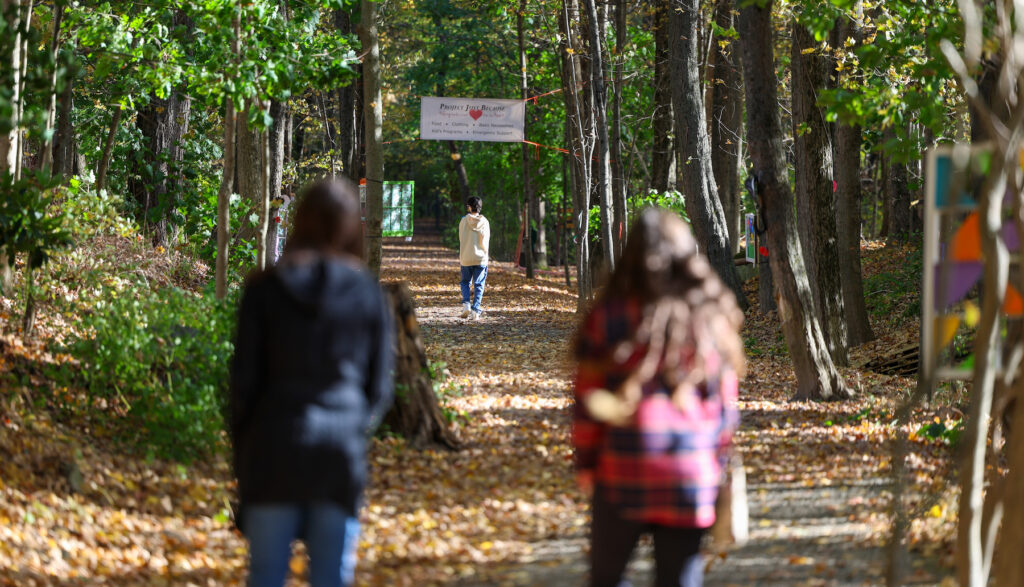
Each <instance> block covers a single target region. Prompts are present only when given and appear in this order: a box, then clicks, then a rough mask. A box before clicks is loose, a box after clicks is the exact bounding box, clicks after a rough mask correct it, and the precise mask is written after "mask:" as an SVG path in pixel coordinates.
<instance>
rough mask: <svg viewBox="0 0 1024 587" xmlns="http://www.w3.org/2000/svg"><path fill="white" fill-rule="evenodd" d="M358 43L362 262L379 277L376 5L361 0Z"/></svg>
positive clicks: (381, 164)
mask: <svg viewBox="0 0 1024 587" xmlns="http://www.w3.org/2000/svg"><path fill="white" fill-rule="evenodd" d="M360 8H361V17H362V22H361V23H360V25H359V40H360V42H361V43H362V50H363V53H364V55H363V121H364V122H363V124H364V126H365V128H366V141H365V143H364V144H365V147H366V229H365V230H366V234H365V235H364V237H365V238H366V249H367V250H366V260H367V265H368V266H369V267H370V270H371V271H372V272H373V274H374V275H376V276H377V277H380V265H381V253H382V250H381V234H382V233H381V231H382V228H381V223H382V221H383V217H384V183H383V182H384V156H383V152H382V144H381V143H382V142H383V139H382V135H381V122H382V118H383V109H382V105H381V96H380V47H379V45H378V44H377V2H375V1H374V0H361V1H360Z"/></svg>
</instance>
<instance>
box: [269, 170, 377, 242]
mask: <svg viewBox="0 0 1024 587" xmlns="http://www.w3.org/2000/svg"><path fill="white" fill-rule="evenodd" d="M298 200H299V204H298V209H297V210H296V211H295V218H294V220H293V223H292V234H291V235H289V237H288V243H287V245H286V246H285V255H286V256H292V255H295V254H296V253H298V252H299V251H316V252H319V253H323V254H334V255H351V256H353V257H355V258H357V259H360V260H361V259H362V258H363V231H362V227H361V225H360V218H359V217H360V210H359V197H358V195H357V192H356V188H355V186H354V185H352V183H351V182H349V181H347V180H330V181H328V180H323V181H318V182H316V183H314V184H312V185H310V186H308V187H306V188H305V189H303V190H302V192H300V193H299V197H298Z"/></svg>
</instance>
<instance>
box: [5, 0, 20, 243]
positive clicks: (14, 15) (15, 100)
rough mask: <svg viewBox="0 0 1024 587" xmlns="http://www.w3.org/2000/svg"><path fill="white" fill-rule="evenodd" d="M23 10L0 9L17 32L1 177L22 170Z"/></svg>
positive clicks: (12, 1)
mask: <svg viewBox="0 0 1024 587" xmlns="http://www.w3.org/2000/svg"><path fill="white" fill-rule="evenodd" d="M23 6H24V4H23V1H22V0H3V4H2V5H0V7H2V8H3V17H4V19H5V20H6V21H7V27H8V30H10V31H14V40H13V42H12V43H11V45H10V46H11V53H10V55H5V56H4V60H5V61H6V62H7V63H8V64H9V66H10V68H9V69H8V68H7V67H4V68H3V69H0V71H3V73H2V75H3V77H4V82H5V85H7V84H9V85H8V87H9V88H10V89H11V98H10V104H11V118H10V120H9V121H8V122H9V129H8V130H7V132H6V133H4V134H3V135H0V173H2V172H8V173H10V174H11V175H14V174H15V171H16V170H17V167H18V142H19V141H20V140H21V119H20V118H19V113H20V112H21V109H20V104H21V102H22V100H23V98H22V94H21V85H22V84H21V70H22V67H21V62H22V59H23V58H24V56H23V55H22V53H21V48H22V43H21V37H22V35H21V30H22V24H21V21H22V18H23V12H24V10H23ZM0 257H3V258H5V259H6V256H5V255H0Z"/></svg>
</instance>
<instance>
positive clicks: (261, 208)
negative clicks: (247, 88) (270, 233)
mask: <svg viewBox="0 0 1024 587" xmlns="http://www.w3.org/2000/svg"><path fill="white" fill-rule="evenodd" d="M263 107H264V108H268V109H269V107H270V104H264V106H263ZM261 109H262V108H261ZM270 132H271V129H269V128H266V129H263V130H262V131H260V133H259V144H260V155H261V157H260V200H259V202H258V203H257V207H256V213H257V214H259V217H260V220H259V225H258V226H257V227H256V268H257V269H258V270H260V271H263V270H264V269H266V268H267V228H268V226H267V225H268V224H269V223H270V218H269V217H270Z"/></svg>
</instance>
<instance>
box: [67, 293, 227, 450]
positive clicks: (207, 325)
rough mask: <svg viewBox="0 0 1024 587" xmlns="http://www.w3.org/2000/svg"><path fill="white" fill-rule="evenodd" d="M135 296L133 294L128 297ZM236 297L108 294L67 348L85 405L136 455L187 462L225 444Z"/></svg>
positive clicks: (98, 302)
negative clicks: (98, 410)
mask: <svg viewBox="0 0 1024 587" xmlns="http://www.w3.org/2000/svg"><path fill="white" fill-rule="evenodd" d="M133 293H135V294H137V295H133ZM234 326H235V315H234V303H233V300H225V301H217V300H216V299H214V297H213V296H212V295H206V296H196V295H195V294H192V293H189V292H186V291H183V290H180V289H177V288H167V289H162V290H159V291H153V292H149V291H143V292H138V291H137V290H136V291H135V292H128V293H126V294H125V295H118V294H117V293H115V292H112V291H108V292H107V293H106V295H105V296H104V298H103V299H101V300H98V301H97V302H96V304H95V309H94V310H93V311H91V312H89V313H87V314H86V315H84V316H83V317H82V319H81V324H80V329H81V330H80V331H81V332H87V333H90V334H88V335H83V336H82V337H81V338H78V339H77V340H75V341H73V342H72V343H71V344H70V346H69V347H68V348H67V349H66V350H67V352H68V354H70V355H71V356H73V357H75V358H76V359H77V360H78V362H79V363H80V365H81V371H80V372H79V373H78V377H80V378H81V380H82V383H83V384H84V387H85V389H86V390H87V392H88V395H89V398H90V405H92V406H94V407H97V408H104V407H105V408H106V409H108V410H110V412H112V413H113V414H117V415H121V416H123V418H120V419H118V420H114V419H113V418H112V417H111V413H107V414H105V415H103V417H104V418H105V419H106V420H107V421H106V422H105V423H104V425H105V426H107V427H109V428H110V429H112V430H113V431H114V432H115V435H116V437H118V438H119V439H121V440H123V441H124V442H125V443H127V444H129V445H130V446H133V447H135V448H136V449H137V450H139V451H140V452H143V453H146V452H152V453H154V454H156V455H157V456H160V457H168V458H173V459H177V460H183V461H188V460H191V459H193V458H195V457H196V456H200V455H205V454H209V453H210V452H212V451H216V450H219V449H221V448H222V447H223V440H224V436H223V431H224V421H223V413H224V409H225V402H226V398H227V385H228V362H229V359H230V357H231V354H232V352H233V348H234V346H233V343H232V335H233V332H234Z"/></svg>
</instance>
